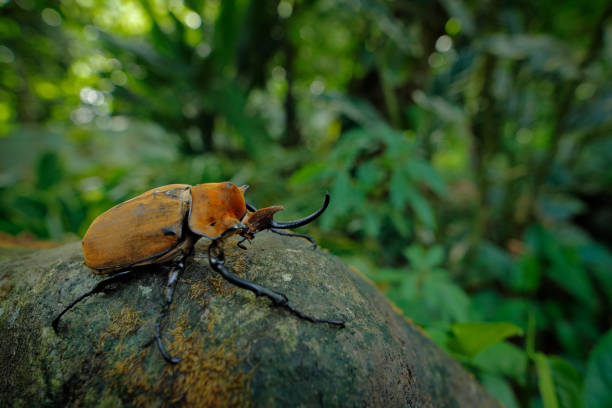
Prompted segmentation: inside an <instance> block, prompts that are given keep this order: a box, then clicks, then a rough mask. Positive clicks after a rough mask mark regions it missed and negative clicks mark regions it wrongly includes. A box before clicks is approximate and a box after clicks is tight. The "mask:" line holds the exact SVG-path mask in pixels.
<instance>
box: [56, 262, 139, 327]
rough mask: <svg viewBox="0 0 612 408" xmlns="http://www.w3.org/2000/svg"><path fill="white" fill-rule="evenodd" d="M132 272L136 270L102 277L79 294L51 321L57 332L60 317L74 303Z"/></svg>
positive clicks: (100, 290) (98, 291)
mask: <svg viewBox="0 0 612 408" xmlns="http://www.w3.org/2000/svg"><path fill="white" fill-rule="evenodd" d="M132 272H134V270H128V271H121V272H117V273H116V274H114V275H112V276H109V277H108V278H106V279H102V280H101V281H100V282H98V283H96V286H94V287H93V289H91V290H90V291H89V292H87V293H85V294H83V295H81V296H79V297H78V298H76V300H75V301H74V302H72V303H71V304H69V305H68V306H67V307H66V308H65V309H64V310H62V311H61V312H60V314H58V315H57V317H56V318H55V319H53V322H52V323H51V325H52V326H53V330H55V332H56V333H57V326H58V325H59V321H60V319H61V318H62V316H63V315H64V313H66V312H67V311H69V310H70V309H72V307H73V306H74V305H76V304H77V303H79V302H80V301H81V300H83V299H85V298H87V297H89V296H91V295H95V294H96V293H100V292H102V291H103V290H104V288H106V287H107V286H108V285H110V284H111V283H114V282H116V281H118V280H119V279H121V278H123V277H124V276H126V275H129V274H130V273H132Z"/></svg>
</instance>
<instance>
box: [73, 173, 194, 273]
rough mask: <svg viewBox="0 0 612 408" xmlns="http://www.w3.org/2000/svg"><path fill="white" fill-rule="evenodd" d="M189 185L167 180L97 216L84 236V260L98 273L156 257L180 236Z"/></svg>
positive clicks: (179, 238)
mask: <svg viewBox="0 0 612 408" xmlns="http://www.w3.org/2000/svg"><path fill="white" fill-rule="evenodd" d="M190 191H191V186H189V185H187V184H170V185H167V186H163V187H158V188H155V189H153V190H149V191H147V192H146V193H143V194H141V195H139V196H137V197H135V198H132V199H131V200H128V201H126V202H124V203H121V204H119V205H116V206H115V207H113V208H111V209H110V210H108V211H106V212H105V213H103V214H101V215H100V216H99V217H98V218H96V219H95V220H94V221H93V222H92V223H91V225H90V226H89V229H88V230H87V232H86V233H85V237H84V238H83V253H84V255H85V263H86V264H87V266H89V267H90V268H93V269H94V270H97V271H98V272H99V273H108V272H111V271H114V270H117V269H121V268H123V267H128V266H130V265H134V264H140V263H143V262H144V261H146V260H149V259H150V260H151V262H150V263H153V262H155V259H156V258H158V257H160V256H162V255H164V254H165V253H167V252H168V251H170V250H171V249H172V248H174V247H175V246H176V245H177V244H178V243H179V242H180V240H181V238H182V237H183V233H184V231H183V220H184V219H185V216H186V215H187V212H188V211H189V208H190V205H191V202H190V200H191V193H190Z"/></svg>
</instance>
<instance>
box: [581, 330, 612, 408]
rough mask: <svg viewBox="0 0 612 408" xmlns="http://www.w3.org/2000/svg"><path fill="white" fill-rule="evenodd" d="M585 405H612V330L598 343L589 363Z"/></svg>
mask: <svg viewBox="0 0 612 408" xmlns="http://www.w3.org/2000/svg"><path fill="white" fill-rule="evenodd" d="M583 396H584V407H585V408H605V407H612V330H609V331H608V332H607V333H606V334H605V335H604V336H603V338H601V340H599V342H598V343H597V345H596V346H595V348H594V349H593V351H592V352H591V355H590V356H589V361H588V363H587V369H586V376H585V380H584V393H583Z"/></svg>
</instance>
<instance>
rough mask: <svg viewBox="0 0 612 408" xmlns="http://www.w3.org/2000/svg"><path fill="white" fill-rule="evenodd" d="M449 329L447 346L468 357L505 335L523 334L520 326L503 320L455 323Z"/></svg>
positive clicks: (500, 339) (505, 336)
mask: <svg viewBox="0 0 612 408" xmlns="http://www.w3.org/2000/svg"><path fill="white" fill-rule="evenodd" d="M450 330H451V332H452V335H453V337H452V338H451V339H450V340H449V343H448V345H449V348H450V349H451V350H453V351H455V352H457V353H461V354H464V355H466V356H470V357H473V356H475V355H476V354H478V353H480V352H481V351H482V350H484V349H485V348H487V347H489V346H491V345H492V344H495V343H497V342H500V341H502V340H504V339H505V338H507V337H511V336H517V335H522V334H523V330H521V328H520V327H517V326H516V325H514V324H512V323H505V322H494V323H483V322H465V323H455V324H453V325H452V326H451V328H450Z"/></svg>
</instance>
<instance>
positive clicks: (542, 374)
mask: <svg viewBox="0 0 612 408" xmlns="http://www.w3.org/2000/svg"><path fill="white" fill-rule="evenodd" d="M534 362H535V366H536V370H537V372H538V387H539V388H540V395H541V396H542V405H543V406H544V408H558V407H559V402H558V400H557V394H556V393H555V383H554V381H553V376H552V371H551V368H550V365H549V364H548V358H547V357H546V356H545V355H544V354H542V353H536V355H535V356H534Z"/></svg>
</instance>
